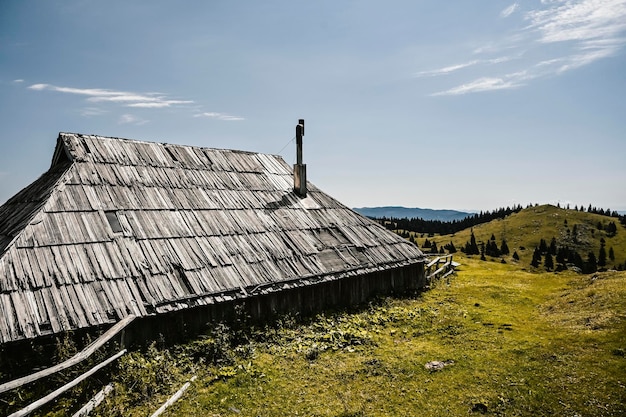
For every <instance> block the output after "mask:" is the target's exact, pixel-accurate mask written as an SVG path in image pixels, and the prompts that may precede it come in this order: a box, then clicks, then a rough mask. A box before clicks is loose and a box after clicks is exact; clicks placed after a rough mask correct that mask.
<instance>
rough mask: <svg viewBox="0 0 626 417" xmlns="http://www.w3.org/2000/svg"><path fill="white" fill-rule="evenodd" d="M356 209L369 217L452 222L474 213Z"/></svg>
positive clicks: (375, 208) (391, 207)
mask: <svg viewBox="0 0 626 417" xmlns="http://www.w3.org/2000/svg"><path fill="white" fill-rule="evenodd" d="M353 210H354V211H356V212H357V213H360V214H362V215H364V216H368V217H378V218H380V217H396V218H399V219H402V218H408V219H416V218H421V219H423V220H441V221H444V222H450V221H452V220H462V219H464V218H466V217H467V216H470V215H472V214H474V213H466V212H463V211H457V210H433V209H423V208H417V207H416V208H408V207H396V206H387V207H361V208H354V209H353Z"/></svg>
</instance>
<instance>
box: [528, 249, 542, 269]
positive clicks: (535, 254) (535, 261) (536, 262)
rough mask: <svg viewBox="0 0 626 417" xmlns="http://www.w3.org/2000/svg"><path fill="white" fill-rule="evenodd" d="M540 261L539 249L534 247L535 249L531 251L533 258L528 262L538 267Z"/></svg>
mask: <svg viewBox="0 0 626 417" xmlns="http://www.w3.org/2000/svg"><path fill="white" fill-rule="evenodd" d="M540 262H541V251H540V250H539V248H535V251H534V252H533V260H532V261H531V262H530V264H531V265H532V266H534V267H535V268H539V263H540Z"/></svg>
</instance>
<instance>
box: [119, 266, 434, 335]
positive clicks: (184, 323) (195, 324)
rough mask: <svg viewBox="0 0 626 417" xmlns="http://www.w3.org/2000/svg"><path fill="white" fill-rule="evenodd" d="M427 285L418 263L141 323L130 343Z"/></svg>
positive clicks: (132, 328) (315, 309)
mask: <svg viewBox="0 0 626 417" xmlns="http://www.w3.org/2000/svg"><path fill="white" fill-rule="evenodd" d="M425 286H426V278H425V273H424V264H423V263H421V262H419V263H414V264H411V265H408V266H404V267H399V268H394V269H388V270H383V271H376V272H371V273H368V274H363V275H355V276H350V277H345V278H342V279H337V280H332V281H322V282H319V283H317V284H314V285H307V286H302V287H296V288H291V289H286V290H281V291H277V292H271V293H268V294H263V295H257V296H253V297H249V298H243V299H238V300H234V301H230V302H222V303H218V304H212V305H207V306H199V307H195V308H190V309H183V310H180V311H175V312H172V313H168V314H162V315H158V316H150V317H144V318H139V319H137V320H135V323H133V324H132V325H131V326H130V328H129V329H128V330H127V331H126V333H125V343H126V345H127V346H131V347H132V346H137V345H145V344H146V343H150V342H151V341H152V340H157V339H159V340H161V341H165V343H167V344H171V343H176V342H178V341H183V340H189V339H192V338H194V337H196V336H198V335H200V334H203V333H207V332H209V331H210V330H211V326H212V325H213V324H215V323H218V322H226V323H229V322H230V323H232V322H234V321H235V320H236V319H237V318H238V317H237V315H238V314H242V313H243V314H244V315H245V317H246V318H249V319H250V320H251V321H253V322H268V321H271V320H274V319H276V318H278V317H280V316H281V315H284V314H287V313H291V314H297V315H300V316H305V317H306V316H310V315H313V314H316V313H319V312H322V311H325V310H329V309H332V308H344V307H348V306H356V305H358V304H361V303H364V302H366V301H368V300H371V299H372V298H374V297H376V296H380V295H391V294H405V293H407V292H415V291H419V290H422V289H423V288H424V287H425ZM239 318H240V317H239Z"/></svg>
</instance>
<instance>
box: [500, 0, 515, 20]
mask: <svg viewBox="0 0 626 417" xmlns="http://www.w3.org/2000/svg"><path fill="white" fill-rule="evenodd" d="M518 8H519V4H517V3H513V4H512V5H510V6H509V7H507V8H506V9H504V10H502V11H501V12H500V17H502V18H507V17H509V16H511V15H512V14H513V13H515V11H516V10H517V9H518Z"/></svg>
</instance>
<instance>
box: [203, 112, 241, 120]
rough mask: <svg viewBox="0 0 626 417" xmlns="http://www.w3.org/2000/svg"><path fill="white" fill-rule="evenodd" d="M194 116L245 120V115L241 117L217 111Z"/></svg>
mask: <svg viewBox="0 0 626 417" xmlns="http://www.w3.org/2000/svg"><path fill="white" fill-rule="evenodd" d="M194 117H204V118H208V119H217V120H226V121H239V120H245V119H244V118H243V117H240V116H232V115H230V114H224V113H216V112H205V113H198V114H196V115H194Z"/></svg>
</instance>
